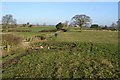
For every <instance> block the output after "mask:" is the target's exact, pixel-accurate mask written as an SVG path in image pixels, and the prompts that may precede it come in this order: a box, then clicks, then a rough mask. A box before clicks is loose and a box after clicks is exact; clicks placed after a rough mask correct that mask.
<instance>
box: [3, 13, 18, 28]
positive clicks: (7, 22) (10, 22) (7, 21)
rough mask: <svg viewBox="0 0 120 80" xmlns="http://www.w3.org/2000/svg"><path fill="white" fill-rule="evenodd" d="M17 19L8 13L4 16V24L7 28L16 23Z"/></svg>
mask: <svg viewBox="0 0 120 80" xmlns="http://www.w3.org/2000/svg"><path fill="white" fill-rule="evenodd" d="M16 23H17V20H16V19H14V18H13V16H12V15H11V14H7V15H5V16H3V17H2V25H3V27H5V28H8V27H9V26H10V25H13V24H16Z"/></svg>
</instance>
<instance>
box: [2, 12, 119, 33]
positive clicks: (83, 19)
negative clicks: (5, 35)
mask: <svg viewBox="0 0 120 80" xmlns="http://www.w3.org/2000/svg"><path fill="white" fill-rule="evenodd" d="M119 24H120V19H119V20H118V21H117V24H115V23H112V25H111V26H110V27H108V26H107V25H105V26H99V25H98V24H92V19H91V17H89V16H87V15H85V14H81V15H75V16H73V17H72V18H71V22H70V23H69V21H65V22H64V23H62V22H59V23H58V24H57V25H56V29H57V30H63V31H67V28H68V27H69V26H73V27H79V29H80V32H81V31H82V29H83V28H84V27H86V25H91V26H90V28H91V29H107V30H109V29H110V30H118V26H119ZM16 26H17V20H16V19H14V18H13V15H11V14H7V15H5V16H3V17H2V27H3V28H9V27H10V28H12V27H16ZM32 26H33V25H32V24H30V23H29V22H27V23H26V24H22V25H21V27H32Z"/></svg>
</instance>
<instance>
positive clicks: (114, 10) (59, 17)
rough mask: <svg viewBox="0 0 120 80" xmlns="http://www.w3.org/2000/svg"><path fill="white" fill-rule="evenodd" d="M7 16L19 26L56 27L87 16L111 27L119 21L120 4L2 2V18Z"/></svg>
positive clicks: (95, 21)
mask: <svg viewBox="0 0 120 80" xmlns="http://www.w3.org/2000/svg"><path fill="white" fill-rule="evenodd" d="M6 14H12V15H13V17H14V18H15V19H17V23H18V24H23V23H27V22H30V23H31V24H38V23H39V24H43V23H46V24H48V25H56V24H57V23H59V22H65V21H70V20H71V18H72V17H73V16H75V15H80V14H86V15H87V16H90V17H91V19H92V23H97V24H99V25H111V24H112V23H113V22H116V21H117V20H118V2H2V16H4V15H6ZM2 16H0V18H2Z"/></svg>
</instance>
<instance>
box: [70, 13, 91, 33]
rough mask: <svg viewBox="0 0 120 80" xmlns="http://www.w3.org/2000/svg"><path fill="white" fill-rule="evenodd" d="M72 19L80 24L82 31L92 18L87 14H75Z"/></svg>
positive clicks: (76, 23)
mask: <svg viewBox="0 0 120 80" xmlns="http://www.w3.org/2000/svg"><path fill="white" fill-rule="evenodd" d="M72 21H73V22H74V24H75V25H78V26H79V27H80V31H81V30H82V28H83V26H84V25H85V24H86V23H91V18H90V17H89V16H87V15H84V14H82V15H75V16H74V17H73V18H72Z"/></svg>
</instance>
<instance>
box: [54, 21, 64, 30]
mask: <svg viewBox="0 0 120 80" xmlns="http://www.w3.org/2000/svg"><path fill="white" fill-rule="evenodd" d="M63 27H64V24H62V23H61V22H60V23H58V24H57V25H56V28H57V30H61V29H62V28H63Z"/></svg>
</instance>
